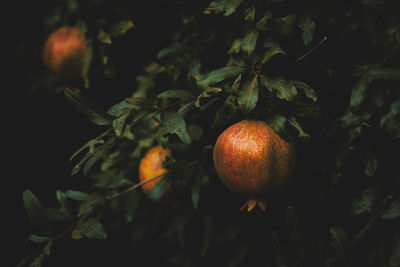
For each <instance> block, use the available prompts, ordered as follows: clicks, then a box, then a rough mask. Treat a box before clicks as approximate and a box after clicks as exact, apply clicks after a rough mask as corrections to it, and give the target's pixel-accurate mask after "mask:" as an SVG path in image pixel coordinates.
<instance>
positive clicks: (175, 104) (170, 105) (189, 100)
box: [155, 97, 197, 110]
mask: <svg viewBox="0 0 400 267" xmlns="http://www.w3.org/2000/svg"><path fill="white" fill-rule="evenodd" d="M195 100H197V97H192V98H188V99H183V100H181V101H178V102H175V103H172V104H169V105H166V106H163V107H158V106H156V107H155V109H156V110H166V109H168V108H173V107H175V106H177V105H180V104H186V103H189V102H192V101H195Z"/></svg>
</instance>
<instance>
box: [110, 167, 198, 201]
mask: <svg viewBox="0 0 400 267" xmlns="http://www.w3.org/2000/svg"><path fill="white" fill-rule="evenodd" d="M198 162H199V161H198V160H193V161H191V162H189V163H186V164H185V165H182V166H179V167H177V168H175V169H171V170H168V171H166V172H164V173H162V174H160V175H157V176H154V177H152V178H150V179H147V180H145V181H142V182H140V183H137V184H135V185H133V186H131V187H129V188H127V189H125V190H124V191H121V192H119V193H118V194H116V195H114V196H112V197H109V198H107V200H109V201H110V200H113V199H117V198H119V197H121V196H123V195H124V194H126V193H128V192H129V191H132V190H134V189H136V188H138V187H140V186H142V185H144V184H147V183H149V182H151V181H153V180H156V179H159V178H160V179H162V178H164V176H165V175H166V174H167V173H170V172H174V171H177V170H179V169H184V168H187V167H190V166H192V165H195V164H197V163H198Z"/></svg>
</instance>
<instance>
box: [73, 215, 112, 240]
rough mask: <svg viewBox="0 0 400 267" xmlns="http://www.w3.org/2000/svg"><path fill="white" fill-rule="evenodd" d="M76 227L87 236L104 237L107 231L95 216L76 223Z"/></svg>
mask: <svg viewBox="0 0 400 267" xmlns="http://www.w3.org/2000/svg"><path fill="white" fill-rule="evenodd" d="M77 229H78V230H79V231H80V232H81V233H82V234H83V235H84V236H86V237H88V238H96V239H106V238H107V233H106V231H105V230H104V228H103V225H102V224H101V223H100V222H99V221H98V220H97V219H95V218H93V217H89V218H87V219H85V220H84V221H83V222H81V223H80V224H78V226H77Z"/></svg>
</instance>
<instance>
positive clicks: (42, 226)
mask: <svg viewBox="0 0 400 267" xmlns="http://www.w3.org/2000/svg"><path fill="white" fill-rule="evenodd" d="M22 199H23V202H24V207H25V210H26V213H27V216H28V219H29V221H30V222H31V223H32V224H33V225H34V226H35V227H36V228H37V229H39V230H40V231H42V232H43V233H45V234H50V232H51V225H50V222H49V221H48V220H47V216H46V210H45V208H44V207H43V205H42V203H41V202H40V201H39V199H38V198H37V197H36V196H35V195H34V194H33V193H32V191H31V190H29V189H28V190H25V191H24V192H23V194H22Z"/></svg>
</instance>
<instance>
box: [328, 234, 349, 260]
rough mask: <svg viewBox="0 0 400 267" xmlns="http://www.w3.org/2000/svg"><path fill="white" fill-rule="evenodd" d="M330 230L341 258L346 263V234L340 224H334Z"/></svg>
mask: <svg viewBox="0 0 400 267" xmlns="http://www.w3.org/2000/svg"><path fill="white" fill-rule="evenodd" d="M329 232H330V234H331V238H332V242H333V245H334V247H335V249H336V252H337V254H338V256H339V258H341V259H342V260H343V262H344V263H345V264H346V263H347V254H348V249H347V240H346V234H345V233H344V231H343V230H342V228H340V227H339V226H333V227H331V228H329Z"/></svg>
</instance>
